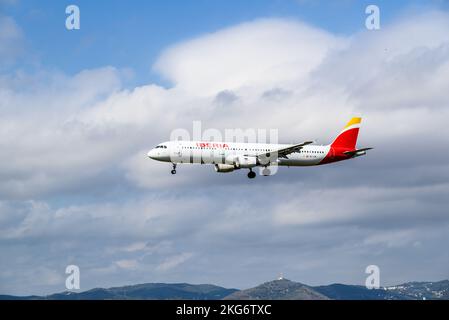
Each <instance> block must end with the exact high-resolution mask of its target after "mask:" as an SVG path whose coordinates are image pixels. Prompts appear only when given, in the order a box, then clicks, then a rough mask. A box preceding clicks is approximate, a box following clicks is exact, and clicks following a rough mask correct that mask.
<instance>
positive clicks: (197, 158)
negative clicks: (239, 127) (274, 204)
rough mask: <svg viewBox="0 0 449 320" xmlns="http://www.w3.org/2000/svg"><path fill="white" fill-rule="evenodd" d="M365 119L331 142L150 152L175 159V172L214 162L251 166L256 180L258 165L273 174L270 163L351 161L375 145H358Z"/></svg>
mask: <svg viewBox="0 0 449 320" xmlns="http://www.w3.org/2000/svg"><path fill="white" fill-rule="evenodd" d="M361 122H362V118H358V117H355V118H352V119H351V120H350V121H349V122H348V123H347V124H346V126H345V127H344V128H343V130H342V131H341V132H340V134H339V135H338V136H337V137H336V138H335V140H334V141H333V142H332V143H331V144H329V145H324V146H321V145H313V143H314V141H305V142H301V143H298V144H266V143H234V142H204V141H167V142H163V143H161V144H158V145H157V146H156V147H155V148H153V149H151V150H150V151H149V152H148V154H147V155H148V157H149V158H151V159H154V160H158V161H163V162H171V163H172V165H173V169H172V170H171V173H172V174H176V165H177V164H178V163H199V164H212V165H214V167H215V171H216V172H233V171H234V170H238V169H249V172H248V178H250V179H254V178H255V177H256V173H255V172H254V171H253V168H255V167H263V168H264V169H263V170H262V175H263V176H269V175H270V174H271V171H270V169H269V166H273V165H277V166H288V167H297V166H316V165H323V164H328V163H332V162H337V161H342V160H349V159H352V158H356V157H360V156H363V155H365V154H366V151H368V150H371V149H373V148H361V149H357V148H356V143H357V136H358V134H359V130H360V124H361Z"/></svg>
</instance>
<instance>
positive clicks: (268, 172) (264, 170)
mask: <svg viewBox="0 0 449 320" xmlns="http://www.w3.org/2000/svg"><path fill="white" fill-rule="evenodd" d="M270 174H271V171H270V169H268V168H265V169H263V170H262V175H263V176H265V177H266V176H269V175H270Z"/></svg>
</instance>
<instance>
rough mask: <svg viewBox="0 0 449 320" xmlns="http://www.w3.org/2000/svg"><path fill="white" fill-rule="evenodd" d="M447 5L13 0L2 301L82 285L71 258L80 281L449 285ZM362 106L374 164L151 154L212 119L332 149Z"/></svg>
mask: <svg viewBox="0 0 449 320" xmlns="http://www.w3.org/2000/svg"><path fill="white" fill-rule="evenodd" d="M69 4H76V5H78V6H79V8H80V12H81V20H80V21H81V28H80V30H67V29H66V28H65V19H66V17H67V14H66V13H65V8H66V6H67V5H69ZM369 4H376V5H377V6H378V7H379V8H380V21H381V28H380V29H379V30H367V29H366V27H365V19H366V18H367V14H366V13H365V8H366V6H367V5H369ZM448 9H449V5H448V2H447V1H443V0H440V1H437V0H435V1H351V0H341V1H324V0H323V1H321V0H318V1H308V0H296V1H293V0H292V1H287V0H285V1H275V0H273V1H268V0H267V1H265V0H261V1H251V0H247V1H164V2H159V3H156V2H154V1H152V2H147V1H145V2H143V1H133V2H129V1H128V2H124V1H73V2H66V1H58V2H55V1H39V2H36V1H25V0H0V150H2V151H1V152H0V253H1V254H0V256H1V258H0V293H3V294H15V295H29V294H48V293H53V292H61V291H64V290H65V289H66V288H65V279H66V277H67V275H66V274H65V269H66V266H67V265H71V264H74V265H77V266H79V268H80V272H81V290H88V289H90V288H94V287H111V286H120V285H127V284H137V283H145V282H188V283H212V284H217V285H221V286H225V287H234V288H248V287H252V286H255V285H258V284H260V283H262V282H265V281H269V280H272V279H275V278H277V276H278V275H279V273H283V275H284V276H285V277H286V278H289V279H291V280H295V281H299V282H302V283H306V284H310V285H321V284H330V283H349V284H360V285H363V284H364V283H365V278H366V277H367V276H368V275H367V274H366V273H365V268H366V267H367V266H369V265H373V264H374V265H377V266H379V268H380V272H381V278H380V282H381V285H394V284H398V283H402V282H406V281H437V280H442V279H448V278H449V252H448V251H447V248H446V243H448V242H449V233H448V232H447V231H448V228H449V212H448V210H447V208H448V206H449V200H448V199H447V194H448V193H449V184H448V181H449V179H448V178H449V175H448V173H449V170H448V169H449V160H448V159H449V151H448V150H447V148H444V146H446V145H447V144H448V142H449V129H448V127H447V119H448V116H449V109H448V107H449V98H448V96H447V94H446V93H447V90H448V89H449V33H448V32H447V30H449V10H448ZM352 116H362V117H363V124H362V129H361V133H360V136H359V142H358V145H359V146H360V147H367V146H368V147H374V148H375V149H374V150H372V151H371V152H370V153H369V154H368V155H367V156H365V157H360V158H357V159H354V160H351V161H344V162H341V163H335V164H331V165H326V166H319V167H310V168H290V169H289V168H280V169H279V170H278V172H277V173H276V174H275V175H273V176H271V177H257V178H256V179H254V180H249V179H247V178H246V172H244V171H243V170H242V171H237V172H234V173H232V174H217V173H215V172H214V170H213V168H212V167H207V166H187V165H186V166H179V167H178V173H177V174H176V175H175V176H172V175H171V174H170V170H171V166H170V165H169V164H166V163H158V162H155V161H152V160H150V159H148V158H146V156H145V155H146V152H147V151H148V150H149V149H150V148H152V147H153V146H155V145H156V144H157V143H159V142H161V141H166V140H168V139H169V137H170V133H171V132H172V131H173V130H174V129H176V128H183V129H187V130H191V129H192V126H193V122H194V121H201V125H202V128H203V129H208V128H215V129H218V130H221V131H224V130H225V129H229V128H243V129H277V130H278V132H279V139H280V141H281V142H287V143H289V142H302V141H306V140H316V141H318V143H320V144H326V143H329V142H330V141H332V139H333V138H334V137H335V135H336V134H337V133H338V132H339V130H341V128H342V127H343V126H344V124H345V123H346V122H347V121H348V120H349V119H350V118H351V117H352Z"/></svg>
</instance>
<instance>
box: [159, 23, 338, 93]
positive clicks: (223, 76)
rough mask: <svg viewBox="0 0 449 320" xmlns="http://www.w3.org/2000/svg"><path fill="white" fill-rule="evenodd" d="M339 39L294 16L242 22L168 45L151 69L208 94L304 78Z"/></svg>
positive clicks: (183, 86)
mask: <svg viewBox="0 0 449 320" xmlns="http://www.w3.org/2000/svg"><path fill="white" fill-rule="evenodd" d="M341 45H342V44H341V39H338V38H337V37H336V36H334V35H331V34H329V33H327V32H325V31H322V30H319V29H316V28H313V27H310V26H308V25H305V24H303V23H300V22H297V21H293V20H292V21H288V20H283V19H265V20H256V21H254V22H249V23H244V24H240V25H237V26H233V27H230V28H227V29H223V30H220V31H217V32H215V33H211V34H207V35H204V36H201V37H198V38H196V39H193V40H190V41H186V42H183V43H180V44H177V45H175V46H172V47H171V48H169V49H167V50H166V51H165V52H164V53H163V54H162V55H161V57H160V58H159V60H158V61H157V62H156V64H155V69H156V70H157V71H159V72H160V73H161V74H162V75H164V76H165V77H166V78H168V79H169V80H171V81H172V82H173V83H174V84H175V86H176V87H177V88H179V89H181V90H185V91H187V92H189V93H193V94H196V95H200V96H208V95H211V94H215V93H217V92H220V91H222V90H232V89H236V88H240V87H242V86H245V87H247V86H262V87H264V86H266V87H268V88H269V87H270V86H273V85H288V84H289V83H290V82H292V81H295V82H297V81H301V80H303V79H304V78H305V77H306V76H307V75H308V73H309V72H310V71H311V70H313V69H314V68H315V67H316V66H318V65H319V64H320V63H321V61H322V59H323V58H324V57H325V56H326V54H327V53H328V51H329V50H332V49H334V48H336V47H338V46H341Z"/></svg>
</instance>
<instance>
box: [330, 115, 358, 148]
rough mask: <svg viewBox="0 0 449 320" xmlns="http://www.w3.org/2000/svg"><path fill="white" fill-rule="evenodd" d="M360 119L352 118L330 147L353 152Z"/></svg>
mask: <svg viewBox="0 0 449 320" xmlns="http://www.w3.org/2000/svg"><path fill="white" fill-rule="evenodd" d="M361 122H362V118H356V117H355V118H352V119H351V120H350V121H349V122H348V123H347V124H346V126H345V127H344V128H343V130H342V131H341V132H340V134H339V135H338V136H337V138H335V140H334V142H332V143H331V147H334V148H335V147H337V148H345V149H351V150H355V146H356V143H357V136H358V135H359V130H360V124H361Z"/></svg>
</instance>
